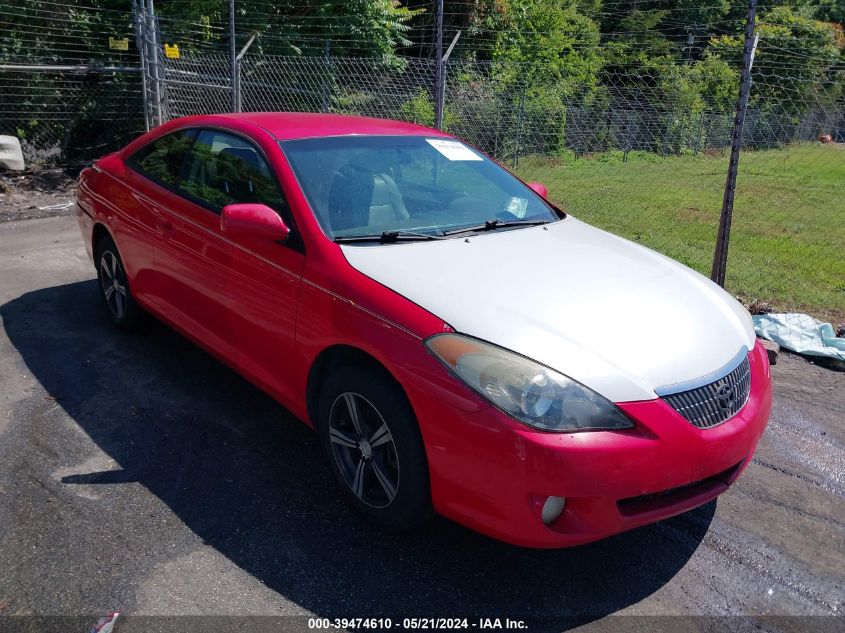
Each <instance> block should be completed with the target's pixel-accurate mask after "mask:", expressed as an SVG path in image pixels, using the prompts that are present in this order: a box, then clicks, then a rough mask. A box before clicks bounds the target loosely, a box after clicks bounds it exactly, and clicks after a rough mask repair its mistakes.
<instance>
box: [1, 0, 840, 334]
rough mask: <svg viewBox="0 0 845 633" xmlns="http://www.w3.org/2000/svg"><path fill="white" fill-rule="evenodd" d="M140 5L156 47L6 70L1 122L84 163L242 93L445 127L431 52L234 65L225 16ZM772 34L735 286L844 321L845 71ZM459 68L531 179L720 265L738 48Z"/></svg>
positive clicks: (282, 104) (453, 115) (446, 113)
mask: <svg viewBox="0 0 845 633" xmlns="http://www.w3.org/2000/svg"><path fill="white" fill-rule="evenodd" d="M30 1H32V0H30ZM134 6H135V19H134V21H133V20H130V21H129V23H130V25H131V24H133V23H134V25H135V27H136V39H137V41H138V42H140V43H141V45H140V46H137V47H136V48H137V53H135V56H134V58H133V60H134V61H133V63H132V64H125V65H124V66H122V67H120V68H116V67H112V68H102V67H100V68H96V69H94V68H92V67H91V65H90V64H89V65H88V66H87V67H86V69H85V70H79V69H76V70H41V71H36V70H31V69H26V70H24V69H22V68H21V69H12V70H9V69H8V66H9V65H6V66H0V68H2V70H0V87H2V88H3V91H2V96H0V126H2V128H0V133H2V132H11V133H12V134H17V135H19V136H21V137H22V139H23V141H24V145H25V147H26V148H27V156H28V158H29V159H30V160H41V161H45V160H53V161H55V162H71V161H73V160H77V161H78V160H85V159H87V158H92V157H94V156H96V155H98V154H100V153H103V152H105V151H106V150H108V149H111V148H112V147H117V146H119V145H120V144H122V143H124V142H125V140H126V137H127V136H129V135H131V134H133V133H136V132H139V131H142V130H143V128H144V123H145V122H144V118H146V123H147V125H156V124H158V123H159V122H162V121H165V120H168V119H171V118H174V117H179V116H184V115H190V114H200V113H212V112H225V111H230V110H231V108H232V104H233V103H237V102H239V103H240V107H241V109H242V110H244V111H311V112H335V113H348V114H359V115H365V116H375V117H385V118H394V119H402V120H407V121H413V122H416V123H420V124H423V125H428V126H432V125H434V123H435V116H436V114H435V113H436V110H437V107H436V103H435V100H436V98H435V95H436V94H437V89H436V87H435V76H436V72H435V71H436V63H435V62H434V60H433V59H431V58H417V57H401V56H400V57H392V58H388V59H384V58H382V59H373V58H360V57H348V56H346V57H344V56H339V55H334V54H332V53H331V49H330V45H329V44H328V43H327V44H326V45H325V47H314V48H313V49H312V53H313V54H312V55H302V54H290V55H277V54H268V53H266V52H264V50H263V48H262V47H261V46H260V42H259V43H258V44H255V45H254V46H253V47H252V48H250V49H248V50H246V49H245V50H244V51H242V56H241V57H240V58H239V59H238V61H236V67H235V68H233V66H232V55H231V53H227V52H224V51H222V50H220V48H219V47H215V46H212V45H205V44H202V42H204V41H206V40H208V38H212V39H213V36H214V31H213V29H215V28H217V29H219V28H221V27H219V26H218V25H215V24H209V25H203V26H202V28H203V29H205V30H206V31H208V32H207V33H206V34H205V35H203V38H204V39H203V40H202V42H198V41H197V39H196V38H195V39H194V40H191V39H190V38H189V37H188V36H187V35H185V34H184V33H186V32H189V31H190V25H184V24H182V23H181V22H179V20H178V19H177V18H171V19H170V21H169V22H168V23H167V28H165V29H164V30H165V35H164V36H162V34H161V33H160V32H159V22H158V20H157V18H156V17H155V16H154V15H152V13H151V11H150V10H149V6H148V5H144V3H143V2H140V0H136V3H135V5H134ZM0 13H2V12H0ZM0 27H2V25H0ZM180 29H181V30H180ZM0 31H2V28H0ZM209 34H210V35H209ZM249 35H250V34H249V33H243V34H240V35H239V36H238V38H237V39H238V41H239V42H240V43H242V44H243V43H246V42H247V40H248V37H249ZM253 35H254V34H253ZM775 35H777V34H775ZM180 37H182V38H183V39H182V47H181V50H179V51H176V52H175V54H173V50H172V49H171V55H170V56H167V55H165V49H164V45H165V44H171V45H172V43H173V42H176V43H178V42H179V38H180ZM773 37H774V36H773ZM778 37H780V36H778ZM259 39H260V38H259ZM209 41H211V40H209ZM186 42H187V43H186ZM191 42H193V44H191ZM759 46H760V49H761V50H762V51H764V53H766V54H764V55H763V56H762V57H761V59H760V60H759V61H758V63H757V64H756V65H755V66H754V67H753V69H752V72H751V77H752V82H751V84H750V86H751V88H750V95H749V104H748V109H747V113H746V120H745V127H744V131H743V135H742V139H741V149H742V151H741V154H740V156H741V159H740V167H739V177H738V181H737V186H736V192H735V205H734V213H733V226H732V232H731V235H730V251H729V259H728V262H727V274H726V286H727V287H728V289H729V290H731V291H732V292H734V293H736V294H738V295H739V296H740V297H741V298H742V299H743V300H744V301H746V303H748V304H751V303H754V302H769V303H770V304H771V305H772V306H773V307H775V308H777V309H797V310H803V311H807V312H810V313H812V314H814V315H816V316H819V317H822V318H824V319H829V320H833V321H835V322H837V323H838V322H840V320H845V196H843V187H844V186H845V97H843V91H845V67H843V64H842V62H841V61H838V62H836V61H830V60H826V61H825V63H824V64H821V63H819V64H816V65H815V66H813V64H812V63H810V64H809V65H808V63H807V62H808V60H807V59H803V58H802V57H801V56H802V55H804V53H801V52H800V47H799V49H798V50H797V52H796V50H793V49H790V50H789V51H786V52H784V50H783V41H782V40H771V41H770V40H768V39H767V36H765V34H764V37H761V39H760V43H759ZM321 48H322V49H323V50H322V51H320V49H321ZM319 52H321V53H322V54H318V53H319ZM126 54H127V53H121V55H124V56H125V55H126ZM13 61H17V60H13ZM813 61H814V60H809V62H813ZM2 62H3V60H2V59H0V63H2ZM740 65H741V64H740ZM808 68H810V70H808ZM233 70H236V71H237V72H234V73H233ZM443 70H444V72H443V74H444V77H445V89H444V90H443V92H442V94H443V101H442V114H443V117H442V121H443V127H444V129H445V130H446V131H448V132H450V133H453V134H455V135H457V136H459V137H461V138H463V139H465V140H466V141H468V142H470V143H472V144H473V145H475V146H476V147H478V148H480V149H481V150H483V151H484V152H486V153H488V154H489V155H491V156H492V157H494V158H495V159H496V160H498V161H500V162H501V163H503V164H504V165H506V166H507V167H509V168H511V169H513V170H514V171H515V172H516V173H517V174H519V175H520V176H521V177H522V178H524V179H525V180H527V181H530V180H538V181H542V182H544V183H545V184H546V185H547V186H548V187H549V191H550V196H551V198H552V199H553V200H555V201H556V202H558V203H559V204H560V205H561V206H562V207H564V208H565V209H567V210H569V211H570V212H571V213H573V214H574V215H576V216H578V217H580V218H582V219H584V220H586V221H588V222H591V223H593V224H595V225H597V226H600V227H602V228H605V229H608V230H610V231H612V232H614V233H618V234H620V235H623V236H625V237H628V238H630V239H632V240H635V241H638V242H640V243H642V244H644V245H647V246H649V247H651V248H654V249H656V250H658V251H660V252H662V253H665V254H667V255H669V256H671V257H673V258H675V259H678V260H680V261H681V262H683V263H685V264H687V265H689V266H690V267H692V268H694V269H696V270H698V271H699V272H702V273H704V274H708V275H709V274H710V268H711V263H712V261H713V253H714V245H715V242H716V233H717V229H718V227H719V219H720V211H721V209H722V203H723V198H724V194H725V181H726V173H727V171H728V162H729V156H730V153H731V141H732V137H731V135H732V132H733V130H734V127H735V114H736V111H735V109H736V101H737V96H738V93H739V88H740V74H739V72H738V62H736V60H734V62H732V64H728V63H727V62H718V63H717V62H715V61H714V60H713V59H711V58H707V57H702V58H701V60H699V62H696V63H691V62H689V60H688V63H683V62H681V63H674V64H673V65H670V66H668V67H658V66H649V65H639V66H637V67H636V68H632V67H631V66H626V65H617V66H614V65H607V66H605V67H604V68H603V69H601V70H600V71H599V72H594V73H592V74H591V75H590V78H589V79H588V80H581V79H579V78H578V77H575V78H572V77H568V76H566V75H565V74H563V75H561V76H550V75H549V73H548V71H547V69H545V68H542V67H540V66H538V64H535V63H517V62H491V61H478V60H476V59H474V58H473V56H472V55H463V56H456V58H454V59H452V60H451V61H448V62H446V63H445V64H444V67H443ZM142 84H143V86H144V88H145V90H142V88H141V86H142ZM233 93H234V94H233ZM19 95H22V97H21V96H19ZM234 95H238V96H237V97H235V96H234ZM622 308H623V307H620V309H622Z"/></svg>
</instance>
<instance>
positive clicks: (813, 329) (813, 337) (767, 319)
mask: <svg viewBox="0 0 845 633" xmlns="http://www.w3.org/2000/svg"><path fill="white" fill-rule="evenodd" d="M752 318H753V319H754V330H755V331H756V332H757V336H759V337H761V338H765V339H769V340H770V341H774V342H775V343H777V344H778V345H780V346H781V347H783V348H786V349H788V350H791V351H793V352H798V353H799V354H807V355H809V356H826V357H828V358H835V359H837V360H841V361H842V362H845V338H837V337H836V332H834V331H833V326H832V325H831V324H830V323H822V322H821V321H817V320H816V319H814V318H813V317H811V316H808V315H806V314H755V315H754V316H753V317H752Z"/></svg>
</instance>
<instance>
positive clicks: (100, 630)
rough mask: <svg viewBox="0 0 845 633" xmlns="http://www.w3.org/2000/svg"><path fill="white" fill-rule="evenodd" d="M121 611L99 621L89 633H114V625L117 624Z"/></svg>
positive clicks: (113, 612)
mask: <svg viewBox="0 0 845 633" xmlns="http://www.w3.org/2000/svg"><path fill="white" fill-rule="evenodd" d="M119 615H120V611H112V612H111V613H109V614H108V615H107V616H105V617H102V618H100V619H99V620H97V623H96V624H95V625H94V626H92V627H91V629H90V631H89V633H112V631H113V630H114V624H115V622H117V617H118V616H119Z"/></svg>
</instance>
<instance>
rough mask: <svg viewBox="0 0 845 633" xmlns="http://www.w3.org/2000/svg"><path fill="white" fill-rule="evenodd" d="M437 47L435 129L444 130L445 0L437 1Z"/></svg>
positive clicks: (435, 54)
mask: <svg viewBox="0 0 845 633" xmlns="http://www.w3.org/2000/svg"><path fill="white" fill-rule="evenodd" d="M436 11H437V16H436V17H437V19H436V20H435V22H436V30H437V33H436V37H435V40H436V46H435V49H436V50H435V53H434V59H435V67H434V127H436V128H437V129H438V130H440V129H442V128H443V98H444V95H445V93H444V91H443V0H437V9H436Z"/></svg>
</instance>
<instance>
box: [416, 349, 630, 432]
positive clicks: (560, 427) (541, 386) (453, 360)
mask: <svg viewBox="0 0 845 633" xmlns="http://www.w3.org/2000/svg"><path fill="white" fill-rule="evenodd" d="M425 344H426V345H427V346H428V349H429V350H431V351H432V352H433V353H434V355H435V356H436V357H437V358H439V359H440V361H441V362H442V363H443V364H444V365H446V367H448V368H449V369H450V370H451V371H452V372H453V373H454V374H455V375H456V376H457V377H458V378H460V379H461V380H462V381H463V382H465V383H466V384H467V385H468V386H469V387H471V388H472V389H474V390H475V391H477V392H478V393H479V394H480V395H481V396H482V397H484V398H485V399H487V400H489V401H490V402H491V403H492V404H493V405H495V406H496V407H498V408H499V409H501V410H502V411H504V412H505V413H508V414H509V415H511V416H513V417H514V418H516V419H517V420H520V421H521V422H524V423H525V424H527V425H528V426H531V427H533V428H535V429H541V430H543V431H558V432H571V431H585V430H592V431H596V430H610V429H630V428H631V427H633V426H634V425H633V424H632V423H631V421H630V420H629V419H628V418H627V417H625V415H623V414H622V412H621V411H620V410H619V409H617V408H616V406H614V404H613V403H612V402H610V401H609V400H607V399H606V398H604V397H603V396H600V395H599V394H597V393H596V392H595V391H592V390H591V389H588V388H587V387H585V386H584V385H582V384H580V383H578V382H576V381H574V380H572V379H571V378H567V377H566V376H564V375H563V374H561V373H558V372H556V371H554V370H553V369H549V368H548V367H544V366H543V365H540V364H539V363H535V362H534V361H532V360H529V359H527V358H525V357H523V356H519V355H518V354H515V353H513V352H509V351H507V350H505V349H502V348H501V347H496V346H495V345H491V344H489V343H483V342H481V341H478V340H476V339H473V338H470V337H467V336H461V335H460V334H438V335H436V336H432V337H431V338H429V339H428V340H426V342H425Z"/></svg>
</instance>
